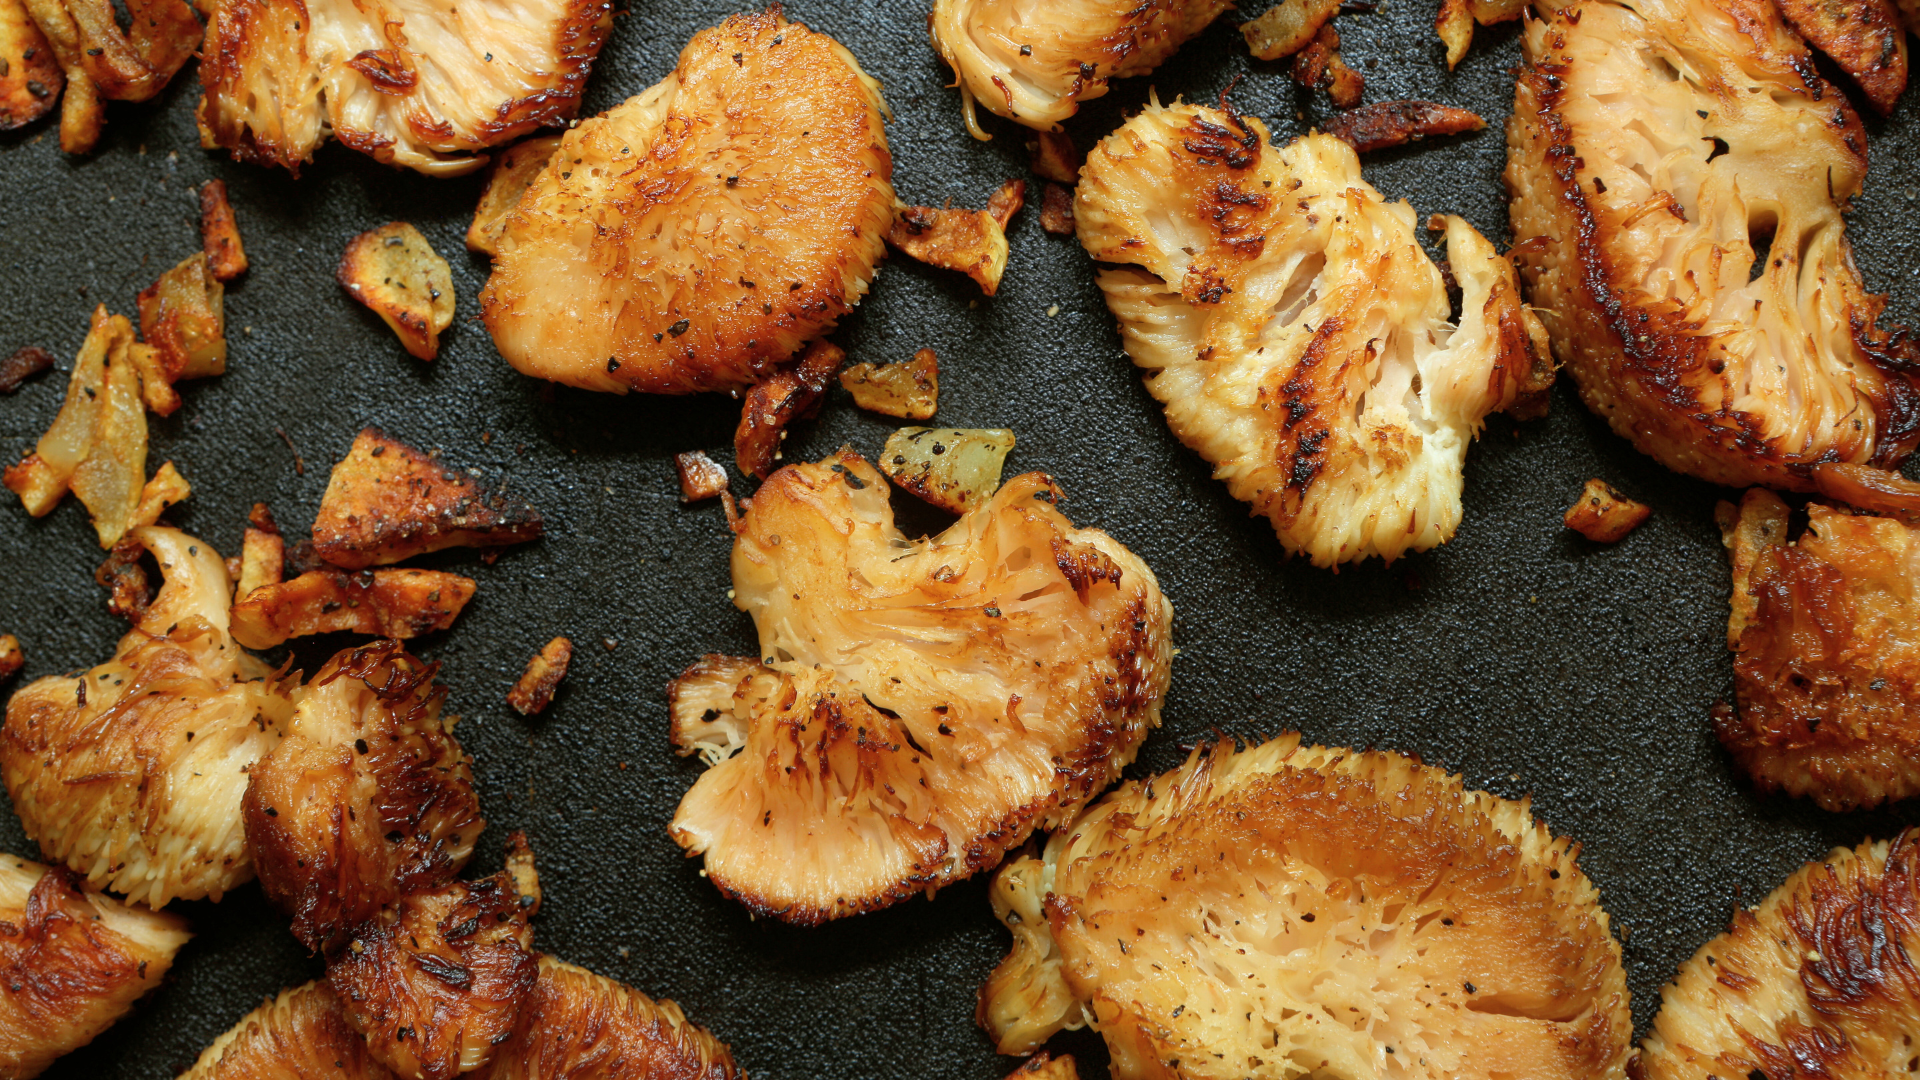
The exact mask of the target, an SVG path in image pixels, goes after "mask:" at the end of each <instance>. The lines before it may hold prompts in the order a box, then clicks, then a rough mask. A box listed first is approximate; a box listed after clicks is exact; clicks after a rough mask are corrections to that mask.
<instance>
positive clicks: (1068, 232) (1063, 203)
mask: <svg viewBox="0 0 1920 1080" xmlns="http://www.w3.org/2000/svg"><path fill="white" fill-rule="evenodd" d="M1040 227H1041V228H1042V229H1045V230H1047V231H1048V232H1050V233H1052V234H1053V235H1055V236H1072V235H1073V234H1074V231H1075V230H1074V225H1073V189H1071V188H1065V187H1061V186H1060V185H1059V184H1048V185H1047V189H1046V191H1045V192H1044V193H1043V194H1042V195H1041V196H1040Z"/></svg>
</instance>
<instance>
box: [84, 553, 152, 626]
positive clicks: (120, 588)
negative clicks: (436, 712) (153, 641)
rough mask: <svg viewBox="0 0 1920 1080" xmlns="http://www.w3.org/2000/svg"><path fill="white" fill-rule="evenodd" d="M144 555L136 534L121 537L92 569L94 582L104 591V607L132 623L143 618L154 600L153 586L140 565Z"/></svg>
mask: <svg viewBox="0 0 1920 1080" xmlns="http://www.w3.org/2000/svg"><path fill="white" fill-rule="evenodd" d="M146 554H147V546H146V545H145V544H143V543H141V542H140V538H139V537H137V536H123V537H121V538H120V542H119V543H117V544H115V545H113V550H112V551H111V552H109V553H108V554H107V561H106V562H103V563H101V564H100V566H99V568H98V569H96V570H94V572H93V580H94V582H95V583H97V584H98V585H99V586H100V587H101V588H103V589H105V590H107V593H108V596H107V610H108V611H109V612H111V613H113V614H115V615H118V616H120V617H121V618H123V619H125V620H127V621H128V622H131V623H137V622H139V621H140V620H142V619H144V618H146V615H147V605H149V604H151V603H153V586H152V584H151V583H149V582H148V581H147V571H146V569H145V568H144V567H142V566H141V565H140V562H141V560H142V559H143V558H145V557H146Z"/></svg>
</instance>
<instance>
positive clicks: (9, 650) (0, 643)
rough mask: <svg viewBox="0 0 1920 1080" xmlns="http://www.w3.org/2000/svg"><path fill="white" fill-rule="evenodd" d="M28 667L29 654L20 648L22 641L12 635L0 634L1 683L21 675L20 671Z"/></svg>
mask: <svg viewBox="0 0 1920 1080" xmlns="http://www.w3.org/2000/svg"><path fill="white" fill-rule="evenodd" d="M26 666H27V654H26V652H25V651H23V650H22V649H21V648H20V639H19V638H17V637H14V636H13V635H12V634H0V683H4V682H6V681H7V680H8V679H11V678H13V677H14V676H15V675H18V674H20V669H21V668H23V667H26Z"/></svg>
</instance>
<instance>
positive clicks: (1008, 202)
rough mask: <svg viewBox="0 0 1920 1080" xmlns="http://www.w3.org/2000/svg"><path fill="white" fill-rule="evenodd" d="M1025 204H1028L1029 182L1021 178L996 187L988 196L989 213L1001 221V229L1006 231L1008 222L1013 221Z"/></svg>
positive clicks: (994, 218)
mask: <svg viewBox="0 0 1920 1080" xmlns="http://www.w3.org/2000/svg"><path fill="white" fill-rule="evenodd" d="M1025 205H1027V182H1026V181H1025V180H1021V179H1014V180H1009V181H1007V182H1006V183H1004V184H1001V185H1000V186H999V187H997V188H995V189H994V191H993V194H991V195H989V196H987V215H988V216H989V217H991V218H993V220H995V221H997V222H999V223H1000V230H1001V232H1002V233H1004V232H1005V231H1006V228H1007V223H1008V222H1010V221H1012V220H1013V215H1015V214H1017V213H1019V212H1020V208H1021V207H1023V206H1025Z"/></svg>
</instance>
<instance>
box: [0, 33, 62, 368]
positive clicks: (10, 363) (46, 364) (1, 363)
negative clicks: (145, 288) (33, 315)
mask: <svg viewBox="0 0 1920 1080" xmlns="http://www.w3.org/2000/svg"><path fill="white" fill-rule="evenodd" d="M7 2H8V0H0V4H5V3H7ZM52 366H53V354H52V353H50V352H48V351H47V350H45V349H42V348H40V347H39V346H38V345H28V346H26V347H24V348H21V349H19V350H16V351H15V352H14V354H13V355H12V356H9V357H7V358H6V359H5V360H0V394H11V393H14V392H16V391H18V390H19V389H20V387H21V386H23V385H25V383H26V381H27V380H28V379H31V378H33V377H34V376H35V375H38V374H40V373H41V372H43V371H45V370H47V369H48V368H50V367H52Z"/></svg>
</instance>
